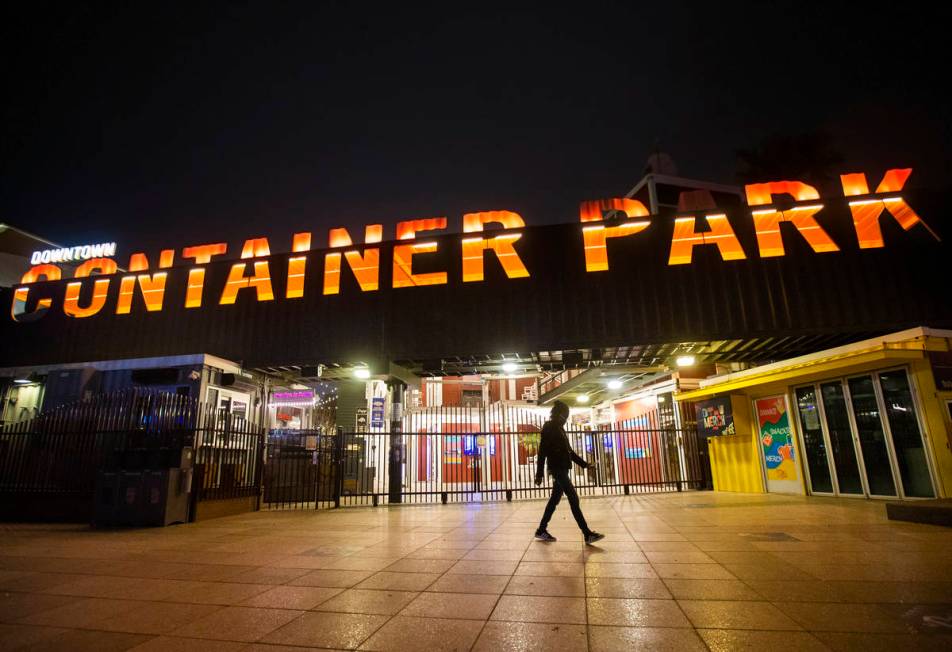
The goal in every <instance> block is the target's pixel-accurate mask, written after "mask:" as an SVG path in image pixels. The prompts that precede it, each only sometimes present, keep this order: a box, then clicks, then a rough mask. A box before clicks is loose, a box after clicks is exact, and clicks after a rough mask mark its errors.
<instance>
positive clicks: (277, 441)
mask: <svg viewBox="0 0 952 652" xmlns="http://www.w3.org/2000/svg"><path fill="white" fill-rule="evenodd" d="M339 442H340V439H339V438H336V437H332V436H330V435H328V434H326V433H325V432H324V431H321V430H284V431H281V430H275V431H272V432H271V433H270V434H269V436H268V443H267V446H266V448H265V465H264V476H263V481H262V485H263V486H262V493H263V495H262V500H263V503H264V506H265V507H266V508H269V509H318V508H321V507H328V506H332V505H337V504H339V503H338V502H337V497H338V496H339V491H338V485H339V479H338V473H337V470H338V465H336V464H335V460H336V459H339V457H338V455H336V454H335V450H334V445H335V443H339Z"/></svg>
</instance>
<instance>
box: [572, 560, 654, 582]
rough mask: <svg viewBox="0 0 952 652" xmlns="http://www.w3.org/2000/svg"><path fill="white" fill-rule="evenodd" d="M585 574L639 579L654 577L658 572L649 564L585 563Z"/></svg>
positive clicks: (588, 575)
mask: <svg viewBox="0 0 952 652" xmlns="http://www.w3.org/2000/svg"><path fill="white" fill-rule="evenodd" d="M585 576H586V577H626V578H630V579H641V578H649V577H650V578H655V577H658V574H657V572H656V571H655V569H654V568H652V566H651V565H650V564H585Z"/></svg>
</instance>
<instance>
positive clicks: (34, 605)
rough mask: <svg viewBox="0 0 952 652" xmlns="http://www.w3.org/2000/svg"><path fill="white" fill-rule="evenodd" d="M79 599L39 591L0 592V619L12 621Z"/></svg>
mask: <svg viewBox="0 0 952 652" xmlns="http://www.w3.org/2000/svg"><path fill="white" fill-rule="evenodd" d="M80 599H81V598H75V597H72V596H65V595H44V594H41V593H0V621H2V622H7V623H12V622H14V621H16V620H19V619H21V618H26V617H27V616H30V615H32V614H38V613H42V612H44V611H49V610H50V609H56V608H58V607H63V606H65V605H68V604H72V603H74V602H77V601H78V600H80Z"/></svg>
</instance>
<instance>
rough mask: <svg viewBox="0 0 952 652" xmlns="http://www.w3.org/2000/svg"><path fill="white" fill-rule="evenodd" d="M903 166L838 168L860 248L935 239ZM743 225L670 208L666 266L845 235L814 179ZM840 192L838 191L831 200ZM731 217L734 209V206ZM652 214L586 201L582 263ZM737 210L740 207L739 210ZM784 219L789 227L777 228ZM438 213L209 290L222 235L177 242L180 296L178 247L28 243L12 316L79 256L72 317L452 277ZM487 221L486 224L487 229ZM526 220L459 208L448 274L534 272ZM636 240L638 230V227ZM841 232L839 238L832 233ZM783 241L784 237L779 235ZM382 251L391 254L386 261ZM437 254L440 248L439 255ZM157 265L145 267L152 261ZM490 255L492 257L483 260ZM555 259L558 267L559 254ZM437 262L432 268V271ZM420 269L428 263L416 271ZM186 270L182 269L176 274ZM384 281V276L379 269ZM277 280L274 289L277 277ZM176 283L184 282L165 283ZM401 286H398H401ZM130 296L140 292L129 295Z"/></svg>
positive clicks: (223, 247)
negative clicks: (178, 278)
mask: <svg viewBox="0 0 952 652" xmlns="http://www.w3.org/2000/svg"><path fill="white" fill-rule="evenodd" d="M911 173H912V170H911V169H892V170H888V171H887V172H886V173H885V175H884V176H883V178H882V179H881V180H880V181H879V183H878V184H877V185H876V190H875V191H874V192H871V191H870V184H869V181H868V180H867V178H866V175H865V174H862V173H853V174H844V175H842V176H841V178H840V182H841V186H842V190H843V197H845V198H846V200H847V203H848V205H849V210H850V215H851V217H852V225H851V226H852V230H853V231H854V232H855V235H856V241H855V242H856V244H857V245H858V248H859V249H860V250H864V249H876V248H881V247H883V246H885V245H884V241H883V236H882V226H881V225H882V222H883V220H885V219H888V218H887V216H889V217H891V218H892V219H893V220H895V221H896V223H898V225H899V226H901V227H902V228H903V229H904V230H906V231H908V230H910V229H912V228H914V227H917V226H921V227H922V228H923V229H925V230H926V231H927V232H928V233H929V234H931V235H932V236H933V237H934V238H935V239H936V240H938V239H939V238H938V236H937V235H936V234H935V232H934V231H932V229H930V228H929V226H928V225H927V224H926V223H925V222H924V221H923V220H922V218H921V217H920V216H919V215H918V214H917V213H916V212H915V211H914V210H913V209H912V207H910V206H909V204H908V203H906V200H905V199H904V198H903V197H902V195H901V192H902V190H903V187H904V186H905V184H906V181H907V180H908V179H909V175H910V174H911ZM745 195H746V199H747V205H748V207H749V211H748V213H749V219H750V225H751V226H752V227H753V232H754V234H755V236H756V247H755V248H754V247H751V246H748V250H745V249H744V246H742V244H741V241H740V240H739V239H738V237H737V235H736V232H735V227H737V226H739V225H738V224H736V223H735V224H732V223H731V220H730V219H728V216H727V214H726V213H725V212H719V211H717V210H716V209H714V210H706V211H699V212H693V213H689V212H684V213H682V212H678V213H675V215H674V216H673V225H670V226H671V229H672V230H671V240H670V247H669V249H668V250H667V264H668V265H669V266H676V265H690V264H691V263H692V262H693V261H694V257H695V252H696V250H697V249H698V248H702V250H703V249H708V248H709V250H711V251H716V252H717V255H718V256H719V257H720V259H721V260H723V261H743V260H748V259H751V258H761V259H766V258H777V257H783V256H786V255H787V251H786V247H785V242H784V239H785V237H786V238H791V237H797V238H800V239H802V240H803V242H805V243H806V245H808V246H809V247H810V249H811V250H812V251H813V252H814V253H816V254H830V253H836V252H839V251H841V246H843V245H847V244H851V243H844V242H840V243H837V242H835V241H834V240H833V238H832V237H831V235H830V233H829V232H828V231H827V230H826V229H825V228H824V227H823V226H822V225H821V223H820V222H819V221H818V220H817V216H818V215H820V214H822V212H823V210H824V202H823V200H822V198H821V197H820V193H819V192H818V191H817V189H816V188H814V187H813V186H810V185H809V184H806V183H803V182H801V181H771V182H766V183H754V184H750V185H747V186H746V187H745ZM840 201H842V200H840ZM732 216H733V217H732V219H734V220H737V219H738V217H737V213H736V212H735V213H732ZM662 219H669V218H667V217H665V218H661V217H659V216H657V215H655V216H652V215H650V214H649V211H648V209H647V208H646V207H645V206H644V204H642V203H641V202H640V201H638V200H636V199H632V198H608V199H599V200H590V201H584V202H582V203H581V206H580V212H579V221H580V232H579V234H580V236H581V245H582V251H583V252H584V261H580V262H581V264H583V265H584V269H585V270H586V271H587V272H592V273H600V272H606V271H609V270H610V267H611V265H610V260H609V250H608V242H609V240H619V239H633V238H638V237H639V234H642V233H645V232H648V231H650V230H652V229H657V228H660V226H664V225H662V224H660V222H661V220H662ZM741 219H743V216H741ZM784 223H786V224H787V225H788V227H785V228H788V229H790V230H788V231H786V232H784V231H783V230H782V229H781V225H782V224H784ZM447 224H448V220H447V218H446V217H432V218H424V219H414V220H407V221H403V222H399V223H397V225H396V228H395V232H394V235H395V239H394V240H393V241H392V242H391V243H390V244H389V245H387V246H384V245H383V233H384V227H383V225H382V224H371V225H367V226H366V227H365V228H364V234H363V242H362V243H359V244H358V243H356V242H355V238H354V237H353V236H352V235H351V232H350V231H349V230H348V229H346V228H342V227H341V228H334V229H330V232H329V233H328V240H327V248H326V249H324V250H323V251H315V250H314V249H313V248H312V241H313V238H312V234H311V233H310V232H301V233H294V234H293V235H292V236H291V239H290V243H291V254H290V256H289V257H287V258H283V257H275V258H272V256H271V244H270V242H269V241H268V239H267V238H260V237H259V238H250V239H248V240H246V241H245V242H244V245H243V246H242V247H241V250H240V255H239V258H238V260H237V261H236V262H233V263H232V264H231V265H230V267H229V268H228V273H227V278H226V279H225V281H224V283H223V284H222V283H221V282H220V281H219V282H217V284H218V286H217V287H206V268H207V266H208V265H209V264H210V263H212V262H213V259H215V258H217V257H223V256H225V255H226V254H227V253H228V245H227V244H226V243H224V242H217V243H209V244H200V245H192V246H187V247H184V248H183V249H181V258H182V260H183V262H184V264H185V265H187V266H188V271H187V277H188V279H187V283H185V286H184V290H183V291H182V293H181V294H179V293H178V292H176V294H177V296H174V297H167V296H166V288H167V283H166V281H167V278H168V274H169V272H167V271H166V270H168V269H170V268H172V267H173V265H174V264H175V258H176V255H177V253H178V250H176V249H164V250H162V251H161V252H160V253H159V255H158V257H157V258H153V259H152V260H150V257H149V256H147V255H146V254H145V253H141V252H137V253H133V254H132V255H131V256H130V258H129V264H128V268H127V269H128V272H122V275H121V277H120V278H116V275H117V274H118V273H119V269H118V265H117V263H116V261H115V260H114V259H113V258H112V256H114V254H115V243H108V244H101V245H87V246H84V247H71V248H67V249H54V250H48V251H44V252H35V253H34V255H33V258H32V262H33V263H34V266H33V267H31V268H30V269H29V270H28V271H27V272H26V273H25V274H24V275H23V278H22V279H21V285H20V286H19V287H16V288H15V289H14V296H13V305H12V306H11V317H12V318H13V320H14V321H18V322H29V321H35V320H37V319H39V318H41V317H42V316H43V315H45V314H46V313H47V312H49V310H50V309H52V308H53V307H54V306H53V298H52V297H50V296H43V294H44V292H43V291H41V290H37V294H38V295H39V296H36V295H34V297H33V301H32V302H31V303H30V305H29V306H28V299H29V298H30V292H31V284H33V283H36V282H39V281H59V280H61V279H62V278H63V269H62V268H61V267H60V266H59V265H57V264H56V263H57V262H64V261H66V260H69V261H73V260H79V259H83V258H85V260H84V262H82V263H81V264H80V265H79V266H78V267H77V268H76V270H75V272H74V273H73V280H71V281H69V282H68V283H67V284H66V288H65V293H64V297H63V302H62V306H60V307H61V308H62V310H63V312H64V313H65V314H66V315H68V316H70V317H74V318H77V319H83V318H88V317H92V316H94V315H97V314H100V313H102V312H104V311H107V312H114V313H115V314H117V315H128V314H130V313H132V312H139V313H142V312H143V309H142V308H135V309H134V307H133V306H134V304H136V305H141V306H144V312H146V313H149V312H160V311H162V310H163V308H164V307H165V306H166V305H167V303H168V302H169V301H174V302H181V303H180V305H182V306H184V307H185V308H186V309H200V308H203V307H206V306H209V305H218V306H231V305H234V304H236V303H237V301H238V298H239V296H249V297H251V296H253V297H254V300H255V301H256V302H274V301H289V300H292V301H293V300H295V299H301V298H302V297H304V296H305V293H307V292H321V293H322V294H323V295H338V294H340V293H341V279H342V276H343V275H345V274H347V275H349V276H350V277H352V278H353V280H354V281H355V282H356V285H357V287H359V291H360V292H376V291H378V290H380V285H381V273H380V272H381V265H385V264H386V265H390V266H392V267H391V270H392V273H391V274H390V275H389V277H390V281H391V283H392V288H393V289H398V290H400V289H402V288H411V287H423V286H439V285H446V284H448V283H450V282H451V280H450V278H449V276H450V275H449V273H448V271H446V270H445V269H442V270H441V269H439V260H441V257H440V256H436V255H435V254H438V253H439V252H440V250H441V247H442V248H443V249H444V250H445V249H446V248H447V247H451V246H452V245H449V244H448V242H447V239H446V238H443V239H440V240H437V239H434V238H435V233H436V232H438V231H444V230H446V229H447ZM489 226H492V227H495V230H489V229H487V227H489ZM524 227H525V221H524V220H523V218H522V216H521V215H519V214H518V213H514V212H512V211H506V210H497V211H486V212H479V213H467V214H466V215H464V216H463V217H462V233H461V234H460V236H459V240H458V249H456V251H455V252H454V254H453V255H456V256H458V257H459V260H460V263H461V264H460V268H459V269H460V276H459V278H456V279H453V281H452V282H454V283H455V282H458V283H462V284H471V283H479V282H484V281H485V280H486V270H485V268H486V265H487V262H486V261H487V259H489V260H495V263H494V264H495V265H498V269H501V270H502V272H503V273H504V274H505V276H506V278H507V279H510V280H515V279H524V278H529V277H530V276H531V272H530V269H529V268H528V267H527V265H526V261H525V259H524V258H523V256H522V255H520V252H519V247H520V245H521V244H522V243H523V238H524V236H525V233H524ZM642 237H643V236H642ZM840 237H842V236H840ZM786 245H787V246H789V245H790V241H789V240H788V241H787V242H786ZM383 251H390V252H392V254H391V255H390V257H389V259H388V260H386V261H385V260H384V259H383V257H382V255H381V254H382V252H383ZM442 259H443V260H444V261H445V256H444V257H443V258H442ZM153 261H154V262H155V263H156V264H155V266H154V267H153V265H152V262H153ZM321 263H323V269H322V274H320V277H321V279H322V280H321V283H320V285H319V287H308V286H307V283H306V278H307V270H308V266H309V265H315V264H316V265H320V264H321ZM490 264H493V263H490ZM558 264H564V263H562V262H559V263H558ZM434 267H436V269H434ZM423 269H426V271H423ZM183 274H184V272H183ZM384 278H386V277H384ZM114 283H115V284H116V285H117V286H118V293H117V294H116V293H115V291H112V292H113V294H116V296H117V298H116V299H115V300H114V301H113V302H112V303H110V296H111V295H110V292H111V287H112V285H113V284H114ZM276 285H277V291H276V290H275V286H276ZM174 287H177V288H181V285H179V286H174ZM401 291H402V290H401ZM136 296H138V297H140V299H141V301H139V302H136V300H135V298H136Z"/></svg>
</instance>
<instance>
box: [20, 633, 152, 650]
mask: <svg viewBox="0 0 952 652" xmlns="http://www.w3.org/2000/svg"><path fill="white" fill-rule="evenodd" d="M150 638H152V637H151V636H149V635H144V634H126V633H122V632H97V631H92V630H83V629H67V630H66V631H64V632H63V633H62V634H58V635H56V636H53V637H50V638H44V639H42V640H40V641H36V642H35V643H33V644H31V645H30V646H29V647H27V648H25V649H27V650H30V651H31V652H41V651H45V650H49V651H50V652H54V651H55V652H61V651H63V650H68V651H69V652H121V651H123V650H128V649H130V648H134V647H135V646H137V645H139V644H141V643H144V642H146V641H148V640H149V639H150Z"/></svg>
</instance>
